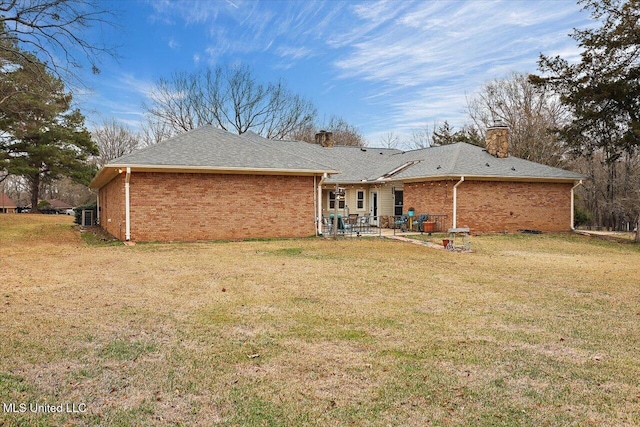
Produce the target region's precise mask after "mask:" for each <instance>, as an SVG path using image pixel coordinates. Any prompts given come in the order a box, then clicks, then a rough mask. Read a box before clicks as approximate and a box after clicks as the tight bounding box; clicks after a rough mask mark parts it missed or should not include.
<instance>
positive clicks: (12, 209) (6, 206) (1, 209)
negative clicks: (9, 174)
mask: <svg viewBox="0 0 640 427" xmlns="http://www.w3.org/2000/svg"><path fill="white" fill-rule="evenodd" d="M17 208H18V206H17V205H16V202H14V201H13V200H12V199H11V197H9V196H8V195H7V194H6V193H0V213H16V209H17Z"/></svg>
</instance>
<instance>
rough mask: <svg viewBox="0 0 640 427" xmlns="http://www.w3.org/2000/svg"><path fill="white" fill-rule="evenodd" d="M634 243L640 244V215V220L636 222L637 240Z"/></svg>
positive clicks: (639, 216) (639, 218) (639, 217)
mask: <svg viewBox="0 0 640 427" xmlns="http://www.w3.org/2000/svg"><path fill="white" fill-rule="evenodd" d="M634 241H635V242H636V243H640V215H638V220H637V221H636V238H635V239H634Z"/></svg>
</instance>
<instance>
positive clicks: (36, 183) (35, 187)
mask: <svg viewBox="0 0 640 427" xmlns="http://www.w3.org/2000/svg"><path fill="white" fill-rule="evenodd" d="M39 192H40V174H36V175H35V176H33V177H31V213H39V212H40V211H39V210H38V196H39Z"/></svg>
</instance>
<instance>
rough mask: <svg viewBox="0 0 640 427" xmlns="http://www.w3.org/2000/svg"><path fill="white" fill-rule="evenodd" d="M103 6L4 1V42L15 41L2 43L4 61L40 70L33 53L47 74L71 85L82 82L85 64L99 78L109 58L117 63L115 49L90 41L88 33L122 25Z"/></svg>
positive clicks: (0, 27)
mask: <svg viewBox="0 0 640 427" xmlns="http://www.w3.org/2000/svg"><path fill="white" fill-rule="evenodd" d="M103 4H104V3H101V2H99V1H93V0H0V39H7V38H10V39H12V40H13V41H14V43H0V57H2V58H7V57H13V59H14V60H15V61H17V62H19V63H21V65H22V66H24V67H29V66H30V65H35V64H36V63H35V62H34V60H33V56H31V55H30V54H28V53H27V52H32V53H34V54H35V55H36V56H37V57H38V58H39V59H40V60H41V61H42V62H44V63H46V67H47V72H49V73H51V74H52V75H54V76H56V77H58V78H60V79H61V80H62V81H64V82H65V83H67V84H68V85H69V84H70V83H77V82H81V79H80V77H79V75H78V70H79V69H81V68H83V64H84V63H86V62H88V63H89V65H90V67H91V70H92V71H93V73H94V74H98V73H99V72H100V69H99V67H98V64H99V63H100V59H101V58H102V57H104V55H105V54H106V55H109V56H111V57H116V51H115V48H114V47H111V46H109V45H108V44H107V43H106V42H104V41H103V40H91V39H89V38H87V30H88V29H89V28H96V27H98V28H99V29H100V30H104V29H105V27H115V26H116V25H117V24H116V21H115V16H114V14H113V12H111V11H109V10H108V9H105V8H103V7H102V5H103ZM18 46H19V47H20V49H16V47H18ZM34 69H36V70H37V67H35V68H34ZM71 86H72V85H71Z"/></svg>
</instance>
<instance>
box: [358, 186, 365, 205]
mask: <svg viewBox="0 0 640 427" xmlns="http://www.w3.org/2000/svg"><path fill="white" fill-rule="evenodd" d="M357 206H358V209H364V191H362V190H358V198H357Z"/></svg>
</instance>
